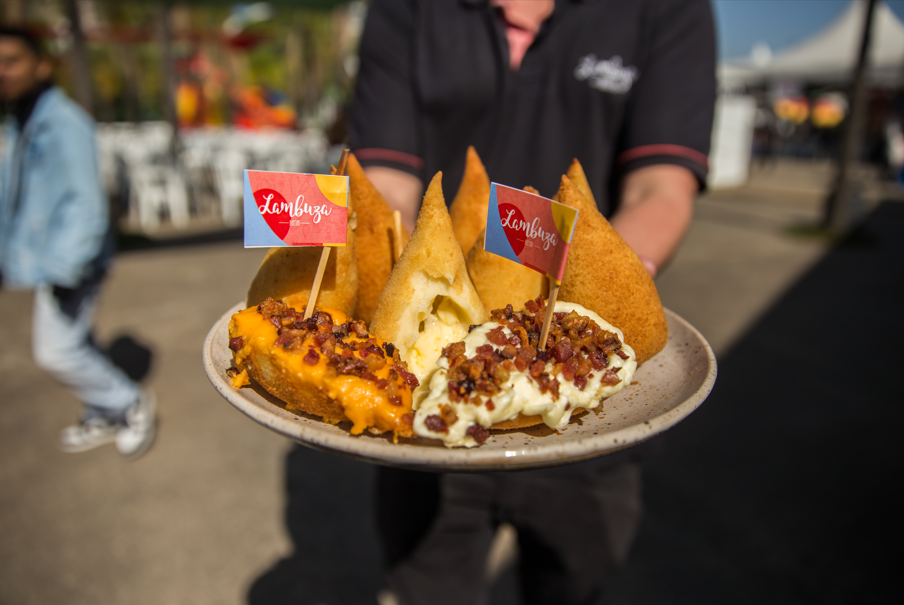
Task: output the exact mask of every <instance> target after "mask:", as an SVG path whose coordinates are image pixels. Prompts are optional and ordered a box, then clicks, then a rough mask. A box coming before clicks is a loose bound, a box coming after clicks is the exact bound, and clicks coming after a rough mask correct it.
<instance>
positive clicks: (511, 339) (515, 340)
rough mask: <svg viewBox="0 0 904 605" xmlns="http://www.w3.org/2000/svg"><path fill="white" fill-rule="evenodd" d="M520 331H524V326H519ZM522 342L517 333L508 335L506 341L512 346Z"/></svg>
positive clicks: (517, 345)
mask: <svg viewBox="0 0 904 605" xmlns="http://www.w3.org/2000/svg"><path fill="white" fill-rule="evenodd" d="M521 331H525V330H524V326H521ZM522 342H523V341H522V340H521V337H520V336H518V335H517V334H512V335H511V336H509V339H508V343H509V345H511V346H513V347H520V346H521V343H522Z"/></svg>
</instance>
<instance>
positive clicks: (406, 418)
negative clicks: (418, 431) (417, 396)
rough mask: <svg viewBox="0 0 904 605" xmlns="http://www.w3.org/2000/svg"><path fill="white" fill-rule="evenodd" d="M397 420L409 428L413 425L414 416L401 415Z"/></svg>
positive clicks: (409, 414)
mask: <svg viewBox="0 0 904 605" xmlns="http://www.w3.org/2000/svg"><path fill="white" fill-rule="evenodd" d="M399 420H401V421H402V423H403V424H407V425H408V426H411V425H413V424H414V414H411V413H408V414H402V415H401V416H400V417H399Z"/></svg>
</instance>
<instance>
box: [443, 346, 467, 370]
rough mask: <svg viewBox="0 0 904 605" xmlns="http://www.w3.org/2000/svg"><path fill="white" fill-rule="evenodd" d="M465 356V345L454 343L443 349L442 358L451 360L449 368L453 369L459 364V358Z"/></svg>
mask: <svg viewBox="0 0 904 605" xmlns="http://www.w3.org/2000/svg"><path fill="white" fill-rule="evenodd" d="M464 355H465V343H463V342H461V341H459V342H453V343H452V344H449V345H446V346H445V347H443V352H442V356H443V357H445V358H446V359H448V360H449V366H450V367H453V366H455V364H456V363H457V360H458V358H459V357H464Z"/></svg>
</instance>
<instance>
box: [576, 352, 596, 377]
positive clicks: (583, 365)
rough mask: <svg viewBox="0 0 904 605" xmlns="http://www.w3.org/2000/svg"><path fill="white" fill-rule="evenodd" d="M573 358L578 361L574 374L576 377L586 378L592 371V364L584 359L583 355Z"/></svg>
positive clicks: (587, 359)
mask: <svg viewBox="0 0 904 605" xmlns="http://www.w3.org/2000/svg"><path fill="white" fill-rule="evenodd" d="M575 358H577V359H579V361H578V369H577V371H576V372H575V374H576V375H578V376H586V375H587V374H589V373H590V371H591V370H593V362H592V361H590V359H589V358H587V357H584V356H583V355H577V356H575Z"/></svg>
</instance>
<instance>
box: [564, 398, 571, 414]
mask: <svg viewBox="0 0 904 605" xmlns="http://www.w3.org/2000/svg"><path fill="white" fill-rule="evenodd" d="M570 409H571V402H570V401H569V402H568V403H566V404H565V411H566V412H567V411H568V410H570Z"/></svg>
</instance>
